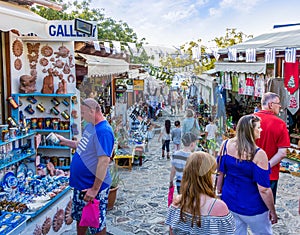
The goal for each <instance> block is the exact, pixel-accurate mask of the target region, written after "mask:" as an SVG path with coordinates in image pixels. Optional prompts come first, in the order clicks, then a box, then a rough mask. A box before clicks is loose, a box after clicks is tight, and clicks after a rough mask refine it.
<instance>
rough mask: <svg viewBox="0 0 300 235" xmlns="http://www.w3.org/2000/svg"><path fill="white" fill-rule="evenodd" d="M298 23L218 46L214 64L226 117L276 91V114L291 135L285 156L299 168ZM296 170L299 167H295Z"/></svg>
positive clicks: (251, 109)
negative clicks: (217, 56)
mask: <svg viewBox="0 0 300 235" xmlns="http://www.w3.org/2000/svg"><path fill="white" fill-rule="evenodd" d="M299 33H300V27H299V26H287V27H280V28H274V29H273V30H271V31H270V32H269V33H265V34H262V35H260V36H257V37H255V38H253V39H250V40H248V41H246V42H244V43H240V44H236V45H234V46H232V47H229V48H226V49H220V50H219V53H220V54H221V57H220V58H221V59H220V60H219V62H217V63H216V64H215V65H216V66H215V69H216V71H217V72H218V73H219V76H218V78H217V82H218V83H219V84H221V85H222V87H223V88H224V89H225V97H226V98H225V99H224V101H225V106H226V115H227V117H230V116H231V117H232V120H233V122H234V123H237V121H238V119H239V117H241V116H243V115H245V114H249V113H253V112H255V111H256V110H257V109H259V108H260V100H261V97H262V95H263V93H265V92H268V91H270V92H274V93H277V94H278V95H279V97H280V101H281V108H282V110H281V112H280V114H279V117H280V118H281V119H283V120H284V121H285V122H286V123H287V127H288V129H289V132H290V136H291V149H290V151H289V154H288V155H292V158H293V159H296V162H294V164H295V165H297V167H295V165H293V164H290V165H293V167H292V169H295V170H296V171H297V169H299V162H300V161H299V157H300V155H299V152H300V151H299V149H300V145H299V144H300V143H299V139H300V137H299V136H300V133H299V125H300V122H299V120H300V119H299V55H297V54H298V53H299V48H300V44H299V40H300V37H299V35H300V34H299ZM298 171H299V170H298Z"/></svg>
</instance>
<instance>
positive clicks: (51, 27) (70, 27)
mask: <svg viewBox="0 0 300 235" xmlns="http://www.w3.org/2000/svg"><path fill="white" fill-rule="evenodd" d="M92 24H93V25H92V29H91V33H92V34H91V35H88V34H85V33H82V32H79V31H76V30H75V21H74V20H49V21H48V23H47V26H46V27H47V29H46V31H47V32H46V33H47V35H48V38H50V39H57V40H65V41H95V40H98V30H97V24H96V23H95V22H92Z"/></svg>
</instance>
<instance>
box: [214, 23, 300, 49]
mask: <svg viewBox="0 0 300 235" xmlns="http://www.w3.org/2000/svg"><path fill="white" fill-rule="evenodd" d="M287 47H294V48H297V49H298V50H299V48H300V25H295V26H289V27H282V28H275V29H271V30H270V31H269V32H266V33H264V34H261V35H258V36H257V37H254V38H252V39H249V40H247V41H245V42H242V43H238V44H235V45H233V46H231V47H228V48H236V50H237V52H244V51H246V50H247V49H249V48H255V49H256V51H265V49H266V48H275V49H276V50H277V51H279V50H282V51H284V50H285V49H286V48H287ZM228 48H224V49H219V51H218V53H220V54H227V53H228Z"/></svg>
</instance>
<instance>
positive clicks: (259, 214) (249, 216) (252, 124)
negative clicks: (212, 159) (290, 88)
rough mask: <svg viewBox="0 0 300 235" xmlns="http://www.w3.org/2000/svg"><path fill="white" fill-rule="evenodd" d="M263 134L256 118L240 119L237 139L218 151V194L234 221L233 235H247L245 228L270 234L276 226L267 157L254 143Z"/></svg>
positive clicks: (230, 140) (223, 145) (245, 117)
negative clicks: (274, 225) (234, 229)
mask: <svg viewBox="0 0 300 235" xmlns="http://www.w3.org/2000/svg"><path fill="white" fill-rule="evenodd" d="M262 131H263V130H262V129H261V126H260V118H259V117H257V116H255V115H246V116H243V117H241V118H240V120H239V121H238V124H237V128H236V136H235V137H234V138H231V139H228V140H225V141H224V142H223V143H222V146H221V149H220V152H219V157H218V160H217V162H218V163H219V166H220V167H219V175H218V176H217V193H218V195H220V196H221V199H222V200H223V201H224V202H225V203H226V205H227V206H228V208H229V210H230V211H231V213H232V214H233V217H234V218H235V224H236V231H235V235H245V234H247V230H248V227H250V229H251V231H252V233H253V234H269V235H271V234H272V224H275V223H277V219H278V218H277V214H276V211H275V205H274V199H273V194H272V190H271V188H270V178H269V174H270V166H269V163H268V158H267V154H266V153H265V151H264V150H263V149H261V148H259V147H258V146H257V145H256V144H255V140H256V139H258V138H259V137H260V133H261V132H262ZM223 182H224V184H223Z"/></svg>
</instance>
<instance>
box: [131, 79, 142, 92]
mask: <svg viewBox="0 0 300 235" xmlns="http://www.w3.org/2000/svg"><path fill="white" fill-rule="evenodd" d="M133 90H134V91H143V90H144V80H133Z"/></svg>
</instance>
